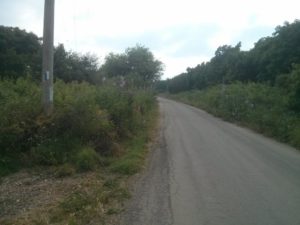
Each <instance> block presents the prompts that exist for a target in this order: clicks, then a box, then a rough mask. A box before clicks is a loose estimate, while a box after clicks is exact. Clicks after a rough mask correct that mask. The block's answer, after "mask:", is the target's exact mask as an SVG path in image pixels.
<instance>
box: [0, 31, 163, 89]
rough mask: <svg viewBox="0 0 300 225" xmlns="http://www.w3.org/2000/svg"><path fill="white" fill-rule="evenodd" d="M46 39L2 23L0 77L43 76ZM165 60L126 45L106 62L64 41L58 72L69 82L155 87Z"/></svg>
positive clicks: (56, 66) (57, 53)
mask: <svg viewBox="0 0 300 225" xmlns="http://www.w3.org/2000/svg"><path fill="white" fill-rule="evenodd" d="M41 62H42V39H41V38H39V37H38V36H37V35H35V34H33V33H28V32H26V31H25V30H21V29H19V28H14V27H5V26H0V79H18V78H20V77H26V76H30V77H32V78H33V80H36V81H39V80H40V79H41V78H40V77H41ZM162 71H163V64H162V63H161V62H160V61H158V60H156V59H155V58H154V55H153V54H152V52H151V51H150V50H149V49H148V48H146V47H144V46H141V45H136V46H135V47H132V48H128V49H126V51H125V53H123V54H115V53H110V54H109V55H108V56H106V58H105V61H104V63H103V64H102V65H99V59H98V58H97V56H95V55H92V54H89V53H87V54H80V53H77V52H74V51H67V50H66V49H65V47H64V45H63V44H59V45H58V46H56V47H55V49H54V76H55V79H56V78H58V79H61V80H63V81H65V82H71V81H78V82H82V81H86V82H89V83H91V84H101V83H102V82H103V81H105V82H110V81H111V82H112V83H115V84H118V83H120V82H121V81H122V83H124V84H123V85H126V86H134V87H138V88H146V87H151V86H152V85H153V83H154V82H155V81H157V80H159V79H160V76H161V73H162Z"/></svg>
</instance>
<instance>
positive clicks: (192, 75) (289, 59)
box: [157, 20, 300, 93]
mask: <svg viewBox="0 0 300 225" xmlns="http://www.w3.org/2000/svg"><path fill="white" fill-rule="evenodd" d="M299 63H300V21H299V20H296V21H294V22H293V23H288V22H286V23H285V24H284V25H283V26H278V27H276V29H275V32H274V33H273V34H272V36H271V37H265V38H261V39H260V40H259V41H258V42H257V43H255V46H254V48H252V49H251V50H249V51H242V50H241V43H238V44H237V45H236V46H230V45H224V46H221V47H219V48H218V49H217V50H216V52H215V56H214V57H213V58H212V59H211V60H210V61H209V62H206V63H202V64H199V65H197V66H196V67H194V68H187V71H186V72H185V73H182V74H180V75H178V76H176V77H174V78H172V79H169V80H165V81H161V82H159V83H158V84H157V88H158V89H159V90H160V91H169V92H170V93H178V92H182V91H187V90H191V89H200V90H201V89H204V88H207V87H210V86H213V85H217V84H221V83H224V84H230V83H233V82H236V81H241V82H260V83H268V84H270V85H275V84H276V83H278V82H281V84H279V85H283V83H286V81H284V80H286V79H289V76H287V74H290V73H291V72H292V71H293V69H294V68H295V67H296V66H295V65H296V64H299Z"/></svg>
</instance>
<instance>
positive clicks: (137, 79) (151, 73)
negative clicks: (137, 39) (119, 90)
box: [101, 45, 163, 88]
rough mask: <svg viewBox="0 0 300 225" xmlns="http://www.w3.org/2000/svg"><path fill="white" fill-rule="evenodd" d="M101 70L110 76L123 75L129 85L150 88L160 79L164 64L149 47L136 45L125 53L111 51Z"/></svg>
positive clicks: (125, 82) (125, 83)
mask: <svg viewBox="0 0 300 225" xmlns="http://www.w3.org/2000/svg"><path fill="white" fill-rule="evenodd" d="M101 71H102V74H104V76H106V77H108V78H116V77H117V78H119V77H122V79H124V85H126V86H127V87H138V88H149V87H151V86H152V85H153V83H154V82H155V81H157V80H159V78H160V76H161V72H162V71H163V64H162V63H161V62H160V61H159V60H156V59H155V58H154V55H153V54H152V52H150V50H149V49H148V48H146V47H143V46H140V45H136V46H135V47H133V48H127V49H126V51H125V53H123V54H113V53H110V54H109V55H108V56H107V57H106V58H105V63H104V64H103V65H102V67H101Z"/></svg>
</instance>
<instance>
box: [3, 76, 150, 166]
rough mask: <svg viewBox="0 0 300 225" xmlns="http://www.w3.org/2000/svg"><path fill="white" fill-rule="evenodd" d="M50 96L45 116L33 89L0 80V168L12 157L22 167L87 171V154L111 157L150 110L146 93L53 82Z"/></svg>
mask: <svg viewBox="0 0 300 225" xmlns="http://www.w3.org/2000/svg"><path fill="white" fill-rule="evenodd" d="M54 93H55V95H54V105H55V108H54V112H53V114H52V115H51V116H50V117H46V116H44V115H43V113H42V108H41V100H40V99H41V90H40V86H39V85H38V84H36V83H34V82H32V81H31V80H30V79H24V78H20V79H18V80H16V81H12V80H2V81H0V156H1V162H0V167H1V168H7V164H8V162H10V161H11V159H12V158H14V159H15V160H16V159H18V160H21V161H22V160H23V161H24V159H26V160H25V161H26V162H25V164H28V163H29V162H31V163H33V164H34V165H35V164H42V165H60V164H65V163H73V164H76V165H75V166H78V167H79V168H80V169H82V170H87V169H89V167H91V168H92V167H93V163H94V161H93V160H91V158H93V154H91V151H90V150H91V149H93V151H94V150H95V151H96V152H97V153H99V154H102V155H105V154H110V155H111V152H112V151H114V148H116V146H118V145H117V144H116V143H118V142H120V141H122V139H124V138H128V137H129V136H132V135H134V134H135V132H136V131H137V130H139V129H141V128H142V126H143V121H144V119H145V116H146V115H147V112H148V111H150V110H151V107H153V105H154V97H153V95H152V94H149V93H147V92H142V91H134V90H131V91H128V90H121V89H118V88H116V87H112V86H110V87H109V86H106V87H103V86H94V85H90V84H88V83H84V82H83V83H76V82H73V83H68V84H66V83H64V82H62V81H59V80H58V81H57V82H56V83H55V85H54ZM74 156H75V158H74ZM76 157H77V158H76ZM4 159H5V160H4ZM88 164H90V165H88ZM1 168H0V169H1ZM8 170H9V169H8Z"/></svg>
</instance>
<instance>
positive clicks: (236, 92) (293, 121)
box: [174, 83, 299, 146]
mask: <svg viewBox="0 0 300 225" xmlns="http://www.w3.org/2000/svg"><path fill="white" fill-rule="evenodd" d="M174 97H175V98H176V99H178V100H181V101H183V102H186V103H188V104H191V105H194V106H196V107H200V108H203V109H205V110H207V111H208V112H210V113H212V114H214V115H216V116H219V117H222V118H224V119H225V120H228V121H234V122H239V123H241V124H244V125H247V126H249V127H251V128H253V129H255V130H258V131H259V132H262V133H264V134H267V135H269V136H273V137H275V138H277V139H278V140H280V141H284V142H289V143H292V144H294V145H295V146H297V145H298V146H299V144H297V143H298V141H297V140H298V139H299V135H298V130H299V123H297V121H299V116H298V115H297V114H296V113H295V112H294V111H292V110H290V105H289V101H290V99H289V95H287V94H286V93H285V91H284V90H282V89H280V88H277V87H271V86H268V85H264V84H258V83H248V84H242V83H234V84H230V85H217V86H214V87H211V88H208V89H206V90H202V91H192V92H184V93H179V94H177V95H174Z"/></svg>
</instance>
